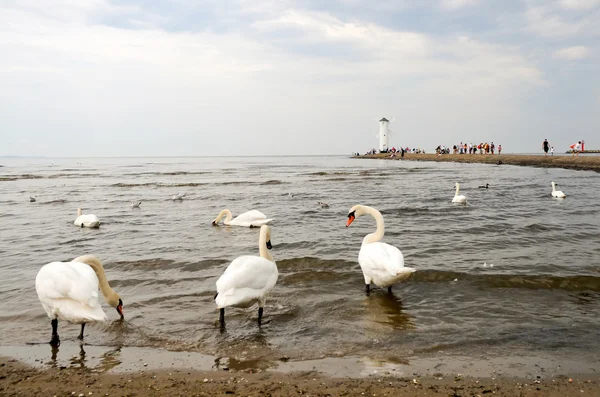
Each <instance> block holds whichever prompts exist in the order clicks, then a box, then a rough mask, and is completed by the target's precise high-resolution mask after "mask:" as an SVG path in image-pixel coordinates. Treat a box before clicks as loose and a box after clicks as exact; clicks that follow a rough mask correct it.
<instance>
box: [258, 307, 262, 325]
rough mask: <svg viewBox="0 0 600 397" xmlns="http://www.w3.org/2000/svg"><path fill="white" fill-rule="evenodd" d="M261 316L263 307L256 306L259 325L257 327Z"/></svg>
mask: <svg viewBox="0 0 600 397" xmlns="http://www.w3.org/2000/svg"><path fill="white" fill-rule="evenodd" d="M262 316H263V308H262V307H259V308H258V326H259V327H260V325H261V324H260V322H261V320H262Z"/></svg>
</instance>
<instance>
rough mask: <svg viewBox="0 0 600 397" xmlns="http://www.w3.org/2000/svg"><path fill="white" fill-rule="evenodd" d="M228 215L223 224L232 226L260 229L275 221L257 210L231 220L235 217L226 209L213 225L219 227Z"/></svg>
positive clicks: (220, 213)
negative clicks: (222, 219)
mask: <svg viewBox="0 0 600 397" xmlns="http://www.w3.org/2000/svg"><path fill="white" fill-rule="evenodd" d="M226 215H227V217H226V218H225V220H224V221H223V223H224V224H226V225H231V226H245V227H260V226H262V225H266V224H267V223H269V222H271V221H272V220H273V219H267V217H266V216H265V214H263V213H262V212H260V211H257V210H252V211H248V212H244V213H243V214H241V215H238V216H236V217H235V218H234V219H231V218H232V217H233V215H232V214H231V211H229V210H228V209H224V210H223V211H221V212H219V215H218V216H217V217H216V218H215V220H214V221H212V225H213V226H217V225H218V224H219V222H220V221H221V218H223V217H224V216H226Z"/></svg>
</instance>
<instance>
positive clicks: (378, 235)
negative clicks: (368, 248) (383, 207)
mask: <svg viewBox="0 0 600 397" xmlns="http://www.w3.org/2000/svg"><path fill="white" fill-rule="evenodd" d="M364 212H365V213H366V214H369V215H371V216H372V217H373V218H375V222H376V223H377V230H375V232H374V233H371V234H367V235H366V236H365V238H364V239H363V244H369V243H375V242H377V241H380V240H381V239H382V238H383V235H384V233H385V223H384V222H383V216H381V212H379V211H377V210H376V209H375V208H371V207H364Z"/></svg>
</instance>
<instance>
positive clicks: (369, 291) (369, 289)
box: [365, 284, 371, 295]
mask: <svg viewBox="0 0 600 397" xmlns="http://www.w3.org/2000/svg"><path fill="white" fill-rule="evenodd" d="M365 293H366V294H367V295H369V293H371V284H365Z"/></svg>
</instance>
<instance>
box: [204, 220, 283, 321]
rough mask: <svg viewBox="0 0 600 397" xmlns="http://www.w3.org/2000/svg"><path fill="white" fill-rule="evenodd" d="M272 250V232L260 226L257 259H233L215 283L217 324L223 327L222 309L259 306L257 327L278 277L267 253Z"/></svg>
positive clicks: (243, 257) (247, 256)
mask: <svg viewBox="0 0 600 397" xmlns="http://www.w3.org/2000/svg"><path fill="white" fill-rule="evenodd" d="M271 248H272V246H271V228H270V227H269V226H267V225H263V226H261V228H260V237H259V239H258V251H259V253H260V256H250V255H245V256H240V257H238V258H236V259H235V260H234V261H233V262H231V264H230V265H229V266H227V269H225V272H224V273H223V274H222V275H221V277H219V279H218V280H217V294H216V295H215V303H216V304H217V308H218V309H219V310H220V315H219V322H220V324H221V327H224V326H225V308H226V307H229V306H232V307H243V308H246V307H250V306H252V305H254V303H258V325H260V322H261V319H262V315H263V307H264V306H265V301H266V299H267V295H268V294H269V292H271V290H272V289H273V287H274V286H275V284H276V283H277V277H278V275H279V273H278V271H277V265H276V264H275V261H274V260H273V257H272V256H271V253H270V252H269V250H270V249H271Z"/></svg>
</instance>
